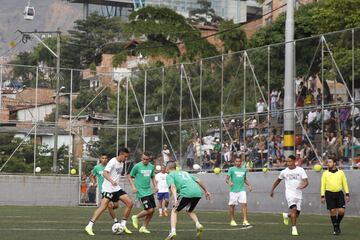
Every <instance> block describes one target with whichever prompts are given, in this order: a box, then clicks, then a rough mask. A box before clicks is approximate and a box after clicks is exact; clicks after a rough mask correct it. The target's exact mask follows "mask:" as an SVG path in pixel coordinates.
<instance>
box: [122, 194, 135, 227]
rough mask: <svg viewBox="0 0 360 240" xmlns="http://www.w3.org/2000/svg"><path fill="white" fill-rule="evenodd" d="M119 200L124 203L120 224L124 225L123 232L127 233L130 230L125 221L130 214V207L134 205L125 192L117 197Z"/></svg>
mask: <svg viewBox="0 0 360 240" xmlns="http://www.w3.org/2000/svg"><path fill="white" fill-rule="evenodd" d="M119 200H120V201H121V202H122V203H124V205H125V207H124V212H123V217H122V219H121V222H120V223H121V224H122V225H123V226H124V232H125V233H127V234H131V233H132V232H131V231H130V230H129V229H128V228H127V227H126V222H127V220H128V218H129V216H130V212H131V209H132V208H133V206H134V203H133V201H132V200H131V198H130V197H129V196H128V195H127V194H123V195H121V196H120V197H119Z"/></svg>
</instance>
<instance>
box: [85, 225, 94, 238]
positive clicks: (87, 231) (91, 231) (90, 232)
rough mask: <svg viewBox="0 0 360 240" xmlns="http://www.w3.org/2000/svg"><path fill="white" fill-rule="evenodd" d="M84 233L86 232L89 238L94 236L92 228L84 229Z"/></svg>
mask: <svg viewBox="0 0 360 240" xmlns="http://www.w3.org/2000/svg"><path fill="white" fill-rule="evenodd" d="M85 232H86V233H87V234H89V235H90V236H94V235H95V233H94V232H93V230H92V228H91V227H88V226H86V227H85Z"/></svg>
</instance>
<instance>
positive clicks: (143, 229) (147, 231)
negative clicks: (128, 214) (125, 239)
mask: <svg viewBox="0 0 360 240" xmlns="http://www.w3.org/2000/svg"><path fill="white" fill-rule="evenodd" d="M139 233H151V232H150V231H149V230H148V229H147V228H146V227H144V226H142V227H141V228H140V229H139Z"/></svg>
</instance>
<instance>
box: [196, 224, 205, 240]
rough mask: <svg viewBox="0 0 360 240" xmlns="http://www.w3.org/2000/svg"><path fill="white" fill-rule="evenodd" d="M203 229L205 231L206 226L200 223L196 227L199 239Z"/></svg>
mask: <svg viewBox="0 0 360 240" xmlns="http://www.w3.org/2000/svg"><path fill="white" fill-rule="evenodd" d="M203 231H204V226H203V225H201V224H199V226H198V227H197V228H196V238H197V239H201V236H202V234H203Z"/></svg>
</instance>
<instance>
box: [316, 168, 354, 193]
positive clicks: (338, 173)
mask: <svg viewBox="0 0 360 240" xmlns="http://www.w3.org/2000/svg"><path fill="white" fill-rule="evenodd" d="M343 188H344V191H345V193H346V194H347V195H348V194H349V187H348V184H347V181H346V176H345V173H344V171H342V170H339V169H336V170H327V171H325V172H324V173H323V175H322V177H321V191H320V192H321V196H325V191H329V192H340V191H342V189H343Z"/></svg>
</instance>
